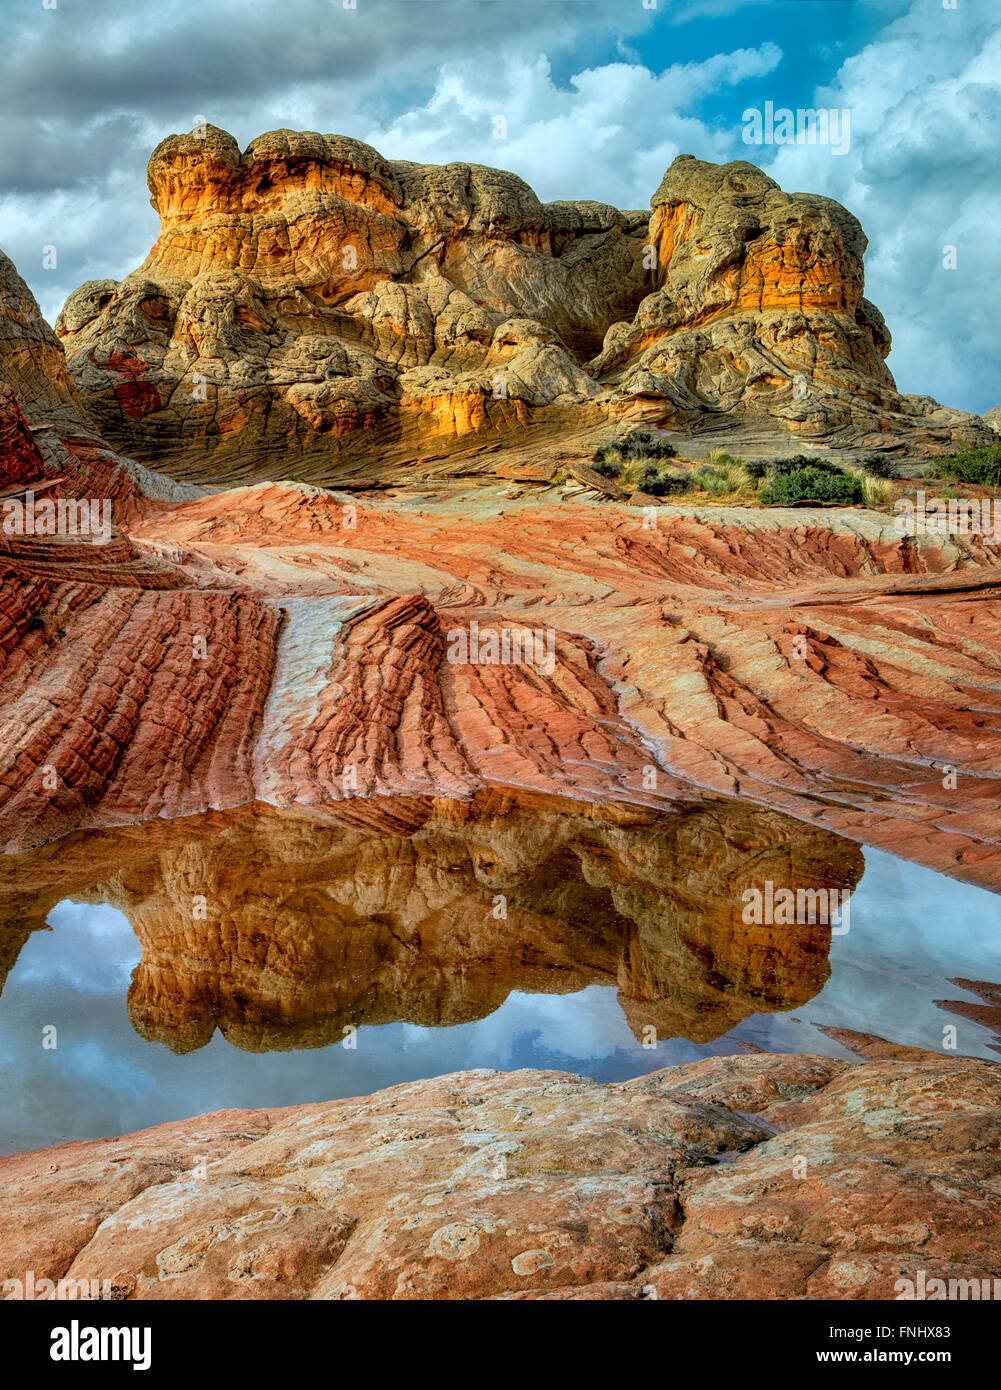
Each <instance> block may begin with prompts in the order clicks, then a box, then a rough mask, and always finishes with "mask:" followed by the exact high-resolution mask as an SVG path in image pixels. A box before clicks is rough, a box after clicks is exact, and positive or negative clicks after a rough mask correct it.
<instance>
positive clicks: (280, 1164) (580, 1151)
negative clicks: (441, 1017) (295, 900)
mask: <svg viewBox="0 0 1001 1390" xmlns="http://www.w3.org/2000/svg"><path fill="white" fill-rule="evenodd" d="M843 1036H845V1037H846V1038H849V1037H850V1038H851V1039H852V1042H853V1045H854V1046H856V1047H858V1048H860V1049H863V1050H864V1049H865V1047H866V1045H867V1040H866V1039H864V1038H860V1037H857V1036H856V1035H843ZM877 1051H878V1045H877ZM891 1052H892V1054H893V1057H894V1060H885V1061H867V1062H863V1063H853V1062H841V1061H837V1060H833V1059H831V1058H827V1057H810V1056H805V1057H788V1056H772V1055H766V1054H761V1055H756V1056H745V1057H727V1058H717V1059H712V1060H709V1061H704V1062H697V1063H694V1064H691V1065H687V1066H681V1067H673V1068H669V1069H667V1070H665V1071H659V1072H654V1073H653V1074H652V1075H650V1076H645V1077H640V1078H638V1079H637V1080H635V1081H628V1082H625V1083H621V1084H616V1085H602V1084H599V1083H597V1082H594V1081H589V1080H587V1079H585V1078H583V1077H579V1076H572V1075H568V1074H566V1073H563V1072H543V1071H520V1072H512V1073H503V1072H494V1071H472V1072H464V1073H462V1072H460V1073H456V1074H454V1075H451V1076H441V1077H437V1078H435V1079H434V1080H429V1081H417V1082H412V1083H409V1084H407V1085H403V1086H396V1087H393V1088H391V1089H390V1090H386V1091H380V1092H378V1093H376V1094H374V1095H371V1096H367V1097H363V1098H360V1099H357V1100H341V1101H336V1102H333V1103H330V1104H319V1105H307V1106H296V1107H292V1108H290V1109H286V1110H275V1111H223V1112H220V1113H219V1114H215V1115H203V1116H200V1117H199V1118H198V1119H194V1120H185V1121H182V1122H179V1123H176V1124H167V1125H162V1126H159V1127H158V1128H156V1129H151V1130H146V1131H144V1132H142V1133H140V1134H134V1135H127V1136H124V1137H123V1138H120V1139H107V1140H98V1141H93V1142H87V1143H78V1144H67V1145H61V1146H59V1147H57V1148H53V1149H47V1150H42V1151H38V1152H35V1153H29V1154H20V1155H17V1156H15V1157H12V1158H6V1159H0V1184H2V1190H3V1203H2V1206H0V1275H2V1277H3V1278H4V1279H5V1280H7V1279H13V1280H18V1279H20V1280H22V1281H23V1280H24V1279H25V1277H26V1271H27V1270H33V1271H34V1276H35V1279H36V1281H37V1280H38V1279H41V1278H50V1279H53V1280H58V1279H61V1278H66V1279H71V1280H87V1281H90V1280H101V1281H104V1280H108V1281H109V1284H108V1285H107V1289H108V1291H109V1293H110V1294H111V1295H112V1296H114V1297H118V1298H133V1299H147V1298H154V1299H165V1298H166V1299H198V1298H213V1299H240V1298H262V1299H274V1298H281V1299H289V1298H292V1299H303V1298H315V1299H483V1298H488V1299H489V1298H498V1297H499V1298H529V1299H535V1298H556V1299H578V1298H599V1299H648V1298H662V1299H692V1298H703V1299H704V1298H710V1299H728V1298H788V1299H810V1298H836V1299H874V1298H894V1297H896V1296H897V1294H898V1293H899V1292H900V1289H901V1288H903V1287H904V1286H900V1288H895V1285H896V1283H897V1281H898V1280H901V1279H912V1280H914V1279H916V1278H917V1276H918V1274H919V1272H920V1271H924V1273H925V1277H926V1278H927V1279H930V1278H933V1277H939V1278H945V1279H949V1278H956V1279H978V1280H979V1279H993V1278H995V1277H997V1276H999V1275H1001V1152H999V1146H1001V1067H999V1066H998V1065H997V1064H995V1063H991V1062H981V1061H975V1060H972V1059H968V1058H945V1057H940V1056H936V1055H935V1054H933V1053H924V1052H919V1051H916V1050H911V1049H891ZM12 1290H13V1291H14V1292H16V1286H11V1288H9V1289H8V1290H7V1292H8V1293H10V1292H11V1291H12Z"/></svg>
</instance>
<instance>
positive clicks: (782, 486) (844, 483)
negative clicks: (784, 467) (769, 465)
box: [759, 467, 864, 506]
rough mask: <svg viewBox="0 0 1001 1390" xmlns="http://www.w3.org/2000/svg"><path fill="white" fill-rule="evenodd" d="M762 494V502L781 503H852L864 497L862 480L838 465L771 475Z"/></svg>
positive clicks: (780, 504) (799, 469) (846, 504)
mask: <svg viewBox="0 0 1001 1390" xmlns="http://www.w3.org/2000/svg"><path fill="white" fill-rule="evenodd" d="M759 495H760V497H761V500H762V502H769V503H772V504H773V505H778V506H788V505H789V504H790V503H793V502H841V503H842V504H844V505H845V506H850V505H851V504H852V503H858V502H862V501H863V500H864V495H863V488H862V479H861V478H856V477H854V476H853V475H852V474H850V473H842V472H841V471H840V470H839V469H836V468H834V469H827V468H814V467H807V468H797V469H796V470H795V471H794V472H792V473H786V474H782V475H781V476H779V477H776V478H770V479H769V481H768V486H767V487H764V488H762V489H761V492H760V494H759Z"/></svg>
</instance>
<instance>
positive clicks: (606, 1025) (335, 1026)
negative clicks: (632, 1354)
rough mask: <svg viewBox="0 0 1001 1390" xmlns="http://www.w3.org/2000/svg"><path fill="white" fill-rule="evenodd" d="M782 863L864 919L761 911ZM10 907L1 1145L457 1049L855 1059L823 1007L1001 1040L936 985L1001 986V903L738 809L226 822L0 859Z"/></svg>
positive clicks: (893, 1030) (289, 814) (265, 816)
mask: <svg viewBox="0 0 1001 1390" xmlns="http://www.w3.org/2000/svg"><path fill="white" fill-rule="evenodd" d="M863 869H864V874H863ZM765 882H772V883H773V884H775V885H777V886H786V887H790V888H792V889H793V890H795V889H796V888H798V887H799V888H811V889H813V888H823V889H825V890H827V889H830V890H838V891H850V890H854V892H853V894H852V897H851V911H850V919H849V920H850V930H849V931H848V932H847V933H845V934H838V933H835V934H834V935H833V936H832V934H831V930H830V926H829V925H828V924H826V923H824V922H823V921H818V922H814V923H810V922H808V921H801V922H799V923H795V922H794V923H791V924H790V923H782V924H774V923H767V922H766V923H761V924H757V925H755V924H747V923H746V922H745V921H744V920H743V917H744V911H743V908H744V893H745V891H746V890H747V889H749V888H753V887H755V886H758V885H761V884H763V883H765ZM0 912H2V915H0V975H2V973H3V972H4V971H6V970H9V975H8V978H7V982H6V985H5V987H4V990H3V995H2V998H0V1067H2V1071H0V1075H2V1077H3V1081H2V1082H0V1117H2V1118H0V1126H2V1127H0V1152H11V1151H15V1150H18V1149H23V1148H29V1147H34V1146H39V1145H45V1144H51V1143H55V1142H58V1141H59V1140H61V1139H66V1138H84V1137H90V1136H94V1135H99V1134H111V1133H121V1132H127V1131H129V1130H134V1129H137V1128H141V1127H143V1126H146V1125H152V1124H157V1123H160V1122H162V1121H164V1120H167V1119H173V1118H179V1117H182V1116H187V1115H191V1114H196V1113H199V1112H201V1111H205V1110H213V1109H220V1108H225V1107H231V1106H247V1107H255V1108H256V1107H261V1106H279V1105H289V1104H294V1103H298V1102H305V1101H312V1100H320V1099H328V1098H332V1097H336V1096H344V1095H357V1094H363V1093H365V1092H367V1091H370V1090H374V1089H378V1088H380V1087H383V1086H388V1085H393V1084H395V1083H397V1082H401V1081H407V1080H412V1079H415V1078H418V1077H424V1076H429V1075H435V1074H438V1073H441V1072H446V1071H454V1070H460V1069H465V1068H469V1067H500V1068H505V1069H510V1068H514V1067H528V1066H530V1067H558V1068H562V1069H568V1070H572V1071H579V1072H584V1073H586V1074H588V1075H591V1076H595V1077H598V1078H601V1079H619V1078H624V1077H627V1076H632V1075H637V1074H639V1073H642V1072H646V1071H651V1070H653V1069H655V1068H656V1067H658V1066H666V1065H670V1064H672V1063H676V1062H682V1061H690V1060H694V1059H697V1058H699V1057H703V1056H709V1055H714V1054H720V1053H729V1052H735V1051H741V1050H744V1049H745V1048H746V1047H748V1046H752V1047H754V1046H756V1047H762V1048H766V1049H769V1050H777V1051H812V1052H828V1053H835V1054H841V1055H847V1054H846V1053H844V1050H843V1048H842V1047H841V1046H840V1044H839V1043H838V1042H837V1041H835V1040H834V1039H832V1038H830V1037H829V1036H828V1035H827V1034H825V1033H824V1032H822V1031H820V1028H821V1027H824V1026H826V1027H835V1028H847V1029H854V1030H858V1031H865V1032H874V1033H878V1034H879V1035H880V1036H883V1037H886V1038H890V1039H892V1040H893V1041H895V1042H901V1043H909V1044H914V1045H917V1046H924V1047H932V1048H940V1047H941V1046H942V1045H943V1027H945V1026H947V1025H949V1024H953V1025H955V1026H956V1028H957V1030H958V1039H957V1050H958V1051H960V1052H964V1053H969V1054H974V1055H979V1056H988V1057H990V1056H996V1053H995V1052H992V1051H991V1044H992V1042H993V1039H992V1035H991V1033H990V1032H989V1031H988V1029H986V1028H984V1027H982V1026H979V1025H978V1024H977V1023H975V1022H972V1021H969V1020H967V1019H964V1018H961V1017H957V1016H956V1015H955V1014H953V1013H949V1012H945V1011H943V1009H942V1007H940V1006H939V1004H938V1003H937V1002H936V1001H940V1000H945V1001H948V1000H956V999H960V1000H963V999H965V1000H970V999H972V997H973V996H971V995H969V994H968V993H967V992H966V991H964V990H962V989H959V988H957V987H956V986H955V985H952V984H950V983H949V980H950V978H951V977H967V978H971V979H974V980H996V979H999V978H1001V899H999V898H998V897H996V896H995V895H993V894H991V893H989V892H987V891H985V890H983V889H979V888H976V887H972V886H969V885H965V884H961V883H958V882H955V881H953V880H951V879H946V878H943V877H942V876H940V875H937V874H934V873H932V872H931V871H929V870H925V869H921V868H918V867H916V866H914V865H910V864H905V863H903V862H901V861H898V860H895V859H892V858H891V857H889V856H888V855H885V854H880V853H878V852H874V851H866V854H865V862H864V863H863V859H862V855H861V852H860V850H859V849H858V847H857V846H856V845H854V844H853V843H851V842H849V841H847V840H843V839H841V838H840V837H838V836H835V835H831V834H829V833H828V832H825V831H821V830H817V829H816V828H814V827H810V826H806V825H804V824H802V823H800V822H796V821H792V820H790V819H788V818H787V817H784V816H781V815H778V814H777V813H773V812H765V811H761V810H759V809H756V808H752V807H747V806H744V805H741V804H739V803H734V802H726V801H715V802H708V803H705V804H702V805H698V806H692V807H688V808H685V809H684V810H682V811H679V812H678V813H677V814H671V815H665V814H659V813H653V812H647V811H642V810H636V809H635V808H633V809H628V810H627V809H626V808H621V807H618V808H617V807H603V808H600V807H587V806H582V805H580V804H579V803H570V802H566V801H560V800H557V799H554V798H543V797H539V796H527V797H526V796H520V797H518V798H514V797H513V796H511V795H510V794H507V793H498V792H494V793H486V794H482V795H480V796H478V797H477V798H476V800H475V802H474V803H471V804H466V803H455V802H442V801H437V802H429V801H425V800H420V801H412V802H410V801H408V802H401V801H395V802H388V801H387V802H386V803H385V805H383V806H380V807H379V808H378V817H377V819H376V822H375V823H374V824H363V823H359V822H357V821H355V822H354V823H351V822H347V821H345V819H344V818H343V809H342V811H341V813H340V815H339V816H337V817H335V816H334V815H332V814H328V813H326V812H323V811H320V810H306V809H303V808H296V809H290V810H287V811H276V810H274V809H271V808H265V807H254V808H248V809H246V810H244V811H241V812H239V813H227V814H222V813H213V814H210V815H206V816H198V817H191V818H189V819H187V820H184V821H173V822H157V823H155V824H154V825H152V826H145V827H132V828H128V829H123V830H121V831H115V832H101V833H99V834H89V835H81V836H77V837H73V838H72V839H71V840H67V841H63V842H60V844H59V845H57V846H49V847H47V848H46V849H45V850H43V851H38V852H36V853H33V854H29V855H20V856H15V857H8V859H7V860H6V861H5V862H4V864H3V865H2V866H0ZM46 923H47V926H48V930H46V929H45V925H46ZM51 1028H55V1030H56V1032H55V1040H56V1042H57V1044H58V1045H57V1046H56V1047H54V1048H52V1047H44V1046H43V1039H45V1038H46V1037H48V1038H51V1037H52V1034H51V1033H48V1034H47V1033H46V1031H45V1030H46V1029H51ZM354 1030H357V1032H355V1031H354ZM654 1039H656V1040H657V1041H656V1043H655V1045H654V1046H652V1047H651V1046H644V1045H643V1044H644V1042H647V1043H649V1042H651V1041H652V1040H654ZM352 1043H353V1044H355V1045H353V1046H352V1045H351V1044H352ZM345 1044H348V1045H345Z"/></svg>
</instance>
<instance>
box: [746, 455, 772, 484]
mask: <svg viewBox="0 0 1001 1390" xmlns="http://www.w3.org/2000/svg"><path fill="white" fill-rule="evenodd" d="M744 472H745V473H746V474H747V476H748V477H749V478H753V479H754V480H755V481H756V482H760V480H761V479H762V478H763V477H764V476H765V474H766V473H767V472H768V464H767V463H766V461H765V460H764V459H748V460H747V461H746V463H745V464H744Z"/></svg>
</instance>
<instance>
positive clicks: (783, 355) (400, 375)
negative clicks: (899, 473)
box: [56, 126, 994, 482]
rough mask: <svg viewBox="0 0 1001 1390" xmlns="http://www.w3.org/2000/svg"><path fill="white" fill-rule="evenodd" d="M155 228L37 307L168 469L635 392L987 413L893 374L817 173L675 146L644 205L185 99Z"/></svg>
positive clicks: (604, 416)
mask: <svg viewBox="0 0 1001 1390" xmlns="http://www.w3.org/2000/svg"><path fill="white" fill-rule="evenodd" d="M149 188H150V192H151V194H152V199H151V201H152V204H153V207H154V208H155V209H156V210H157V212H158V213H159V215H160V219H161V228H160V235H159V237H158V239H157V241H156V244H155V245H154V247H153V249H152V250H151V252H150V254H149V256H148V257H147V259H146V261H145V262H144V263H143V265H142V266H140V267H139V269H138V270H136V271H134V272H133V273H132V274H130V275H128V276H127V277H126V278H125V279H124V280H122V281H120V282H116V281H113V280H99V281H90V282H88V283H87V284H85V285H82V286H81V287H80V288H79V289H78V290H77V291H75V292H74V293H73V294H72V295H71V296H70V298H69V299H68V300H67V302H66V305H65V307H64V309H63V312H62V313H61V315H60V317H59V320H58V322H57V325H56V329H57V332H58V333H59V335H60V337H61V338H62V341H63V343H64V344H65V347H66V350H67V353H68V361H69V367H70V371H71V372H72V374H73V377H74V379H75V381H76V384H77V387H78V389H79V391H80V393H81V396H82V398H83V399H84V401H85V402H86V404H87V407H88V409H89V410H90V411H91V413H92V414H93V417H94V419H95V420H96V421H97V422H98V424H99V426H100V428H101V429H102V431H103V432H104V434H105V436H106V437H107V438H108V439H109V440H111V441H112V442H113V443H114V444H115V445H116V447H119V448H122V449H123V450H125V451H126V452H127V453H129V454H131V455H134V456H136V457H138V458H140V459H142V460H144V461H145V462H152V463H154V465H156V466H163V467H165V468H166V469H167V471H168V472H170V473H171V474H172V475H173V476H175V477H186V478H193V479H198V480H201V479H211V480H219V481H221V480H227V481H233V480H247V479H259V478H262V477H269V478H270V477H274V476H275V473H274V466H275V451H276V450H278V449H281V450H283V451H285V453H286V467H289V468H293V467H294V468H301V469H302V470H303V473H304V476H305V477H306V478H307V479H308V480H309V481H319V482H329V481H331V480H338V479H343V478H344V477H345V476H366V477H384V476H385V475H386V471H387V469H388V468H390V466H391V465H393V464H394V463H395V464H402V463H404V462H407V461H413V460H415V459H419V458H421V457H422V456H425V457H426V456H428V455H434V454H443V455H444V456H445V457H446V458H447V457H448V456H449V454H450V453H452V452H454V451H456V450H460V451H463V452H461V453H459V454H457V455H456V457H455V459H454V460H453V463H452V469H453V471H465V469H466V467H467V466H468V450H469V449H470V446H471V445H472V444H475V443H477V442H482V441H483V440H484V439H485V440H488V441H491V442H497V441H499V442H501V443H503V442H504V441H505V440H507V441H508V442H511V436H512V431H513V432H515V433H516V434H517V442H518V443H519V445H520V446H521V447H522V448H524V446H525V444H526V442H527V441H530V440H532V439H535V438H539V437H542V438H546V439H548V440H549V442H550V443H554V442H556V441H557V440H559V442H560V443H562V444H563V445H564V446H566V445H567V444H568V442H571V440H572V438H573V436H574V435H575V434H583V439H582V441H581V443H580V445H579V448H580V452H581V453H582V456H586V455H587V454H588V453H589V452H590V450H591V449H592V448H593V441H592V442H591V444H590V446H588V445H587V439H588V438H589V435H588V431H591V430H593V429H594V428H596V427H599V426H601V425H602V424H605V425H606V426H607V423H608V422H609V421H615V420H617V419H621V418H625V417H626V416H629V417H630V418H631V417H632V416H633V415H634V414H635V413H636V412H637V411H639V412H640V413H642V414H643V417H644V418H645V419H646V420H647V421H650V422H652V423H655V424H658V425H662V426H665V427H668V428H671V429H685V430H698V429H700V428H702V427H703V426H711V428H712V429H713V430H714V431H716V432H718V431H719V429H720V428H721V427H723V426H725V425H728V424H729V425H730V426H733V427H741V426H745V427H746V426H753V425H754V424H755V423H756V424H758V425H760V424H762V423H764V424H767V426H768V428H769V430H770V431H771V433H772V434H774V433H775V432H776V431H777V430H784V431H788V432H790V433H791V434H792V435H795V436H799V437H802V438H806V439H811V440H826V441H831V442H837V443H838V444H839V445H842V446H849V447H851V446H858V447H865V448H869V447H873V446H875V447H885V446H891V447H893V446H900V447H906V448H908V449H910V450H911V451H914V450H926V449H939V450H941V449H942V448H943V447H946V446H948V445H949V444H950V443H956V442H960V441H964V442H976V441H978V440H988V439H992V438H993V437H994V435H993V431H992V429H991V427H990V426H989V425H987V424H985V423H984V422H983V421H982V420H980V419H979V418H978V417H976V416H972V415H968V414H964V413H962V412H960V411H955V410H949V409H946V408H943V407H941V406H939V405H938V403H937V402H935V401H933V400H931V399H930V398H928V397H917V396H902V395H900V394H899V393H898V392H897V390H896V388H895V385H894V382H893V378H892V376H891V375H890V372H889V370H888V369H887V367H886V364H885V362H884V358H885V357H886V355H887V353H888V351H889V347H890V336H889V332H888V330H887V328H886V325H885V323H884V321H883V318H882V315H881V314H880V313H879V311H878V310H877V309H876V308H875V307H874V306H873V305H872V304H870V303H869V301H868V300H866V299H865V298H864V296H863V280H864V277H863V266H862V256H863V252H864V250H865V247H866V239H865V236H864V234H863V232H862V229H861V227H860V226H859V224H858V222H857V221H856V219H855V218H854V217H853V216H852V215H851V214H850V213H849V212H847V211H846V210H845V209H844V208H842V207H841V206H840V205H839V204H837V203H835V202H833V201H832V200H831V199H828V198H822V197H817V196H812V195H808V194H799V193H797V194H786V193H783V192H782V190H781V189H779V187H778V185H777V184H776V183H775V182H774V181H773V180H772V179H770V178H768V177H767V175H765V174H764V173H762V172H761V171H760V170H758V169H756V168H755V167H754V166H753V165H751V164H747V163H743V162H737V163H733V164H727V165H722V166H721V165H713V164H704V163H701V162H700V161H698V160H696V159H693V158H692V157H691V156H687V155H686V156H680V157H679V158H678V159H676V160H675V162H674V163H673V164H672V166H671V168H670V169H669V170H668V172H667V173H666V174H665V176H664V179H663V181H662V183H661V186H660V188H659V189H658V190H657V191H656V193H655V194H654V197H653V200H652V211H651V212H650V213H647V212H645V211H626V212H620V211H618V210H617V209H615V208H612V207H608V206H606V205H604V204H600V203H594V202H558V203H546V204H543V203H540V202H539V200H538V198H537V197H536V196H535V194H534V193H533V192H532V190H531V189H530V188H529V187H528V185H527V184H525V183H524V182H523V181H522V180H521V179H519V178H517V177H516V176H515V175H513V174H509V173H504V172H502V171H500V170H496V169H488V168H484V167H482V166H479V165H467V164H449V165H446V166H443V167H438V166H424V165H417V164H411V163H405V162H399V161H397V162H394V161H389V160H385V159H383V158H382V156H381V155H379V154H378V153H377V151H375V150H374V149H372V148H371V147H370V146H368V145H364V144H362V143H360V142H359V141H357V140H351V139H348V138H346V137H344V136H338V135H320V134H316V133H314V132H309V131H306V132H297V131H291V130H277V131H271V132H270V133H268V134H266V135H262V136H259V137H258V138H257V139H256V140H253V141H252V142H251V143H250V145H249V146H248V147H247V149H246V150H245V151H243V152H242V153H241V151H240V149H239V147H238V146H237V144H236V141H235V140H234V139H233V137H232V136H231V135H229V134H227V132H225V131H222V130H219V129H218V128H216V127H214V126H206V127H203V128H201V129H200V130H196V131H195V132H193V133H192V134H189V135H173V136H170V137H169V138H168V139H166V140H164V141H163V142H162V143H161V144H160V145H158V146H157V148H156V150H154V152H153V155H152V157H151V159H150V162H149Z"/></svg>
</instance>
